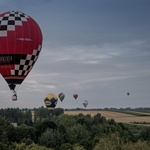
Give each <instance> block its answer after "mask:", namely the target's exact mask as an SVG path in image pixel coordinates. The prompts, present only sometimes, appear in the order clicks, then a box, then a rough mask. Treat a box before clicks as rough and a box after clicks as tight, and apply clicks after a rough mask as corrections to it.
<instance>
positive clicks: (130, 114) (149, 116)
mask: <svg viewBox="0 0 150 150" xmlns="http://www.w3.org/2000/svg"><path fill="white" fill-rule="evenodd" d="M64 113H65V114H68V115H78V114H79V113H82V114H84V115H87V114H90V115H91V116H94V115H96V114H97V113H100V114H101V115H102V116H104V117H105V118H106V119H114V120H115V121H116V122H122V123H147V124H150V113H149V112H147V113H144V112H137V111H111V110H69V111H65V112H64Z"/></svg>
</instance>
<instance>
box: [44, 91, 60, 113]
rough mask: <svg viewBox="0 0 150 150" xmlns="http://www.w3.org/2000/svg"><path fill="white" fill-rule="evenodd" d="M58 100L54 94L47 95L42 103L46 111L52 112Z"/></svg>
mask: <svg viewBox="0 0 150 150" xmlns="http://www.w3.org/2000/svg"><path fill="white" fill-rule="evenodd" d="M57 101H58V98H57V96H56V95H55V94H53V93H49V94H48V95H47V96H46V97H45V99H44V103H45V105H46V107H47V109H48V110H50V111H53V110H54V109H55V107H56V105H57Z"/></svg>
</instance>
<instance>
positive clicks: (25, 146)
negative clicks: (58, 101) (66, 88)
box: [0, 107, 150, 150]
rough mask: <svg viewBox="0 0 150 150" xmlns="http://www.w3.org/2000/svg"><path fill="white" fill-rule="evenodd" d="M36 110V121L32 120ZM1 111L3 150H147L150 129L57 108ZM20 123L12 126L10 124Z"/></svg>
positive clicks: (0, 130) (1, 147)
mask: <svg viewBox="0 0 150 150" xmlns="http://www.w3.org/2000/svg"><path fill="white" fill-rule="evenodd" d="M33 110H34V113H35V114H36V115H35V118H34V119H33V118H32V117H33V116H32V111H33ZM33 110H30V109H18V108H17V109H14V108H7V109H0V149H2V150H30V149H32V150H108V149H109V150H148V149H150V127H148V126H147V127H146V126H137V125H130V124H123V123H116V122H115V120H114V119H109V120H107V119H106V118H105V117H104V116H101V114H99V113H97V114H96V115H95V116H91V115H83V114H82V113H80V114H78V115H74V116H71V115H66V114H64V110H63V109H61V108H57V109H55V110H54V112H53V114H51V115H50V114H49V111H48V110H47V109H46V108H44V107H41V108H38V109H33ZM14 122H15V123H17V126H13V125H12V124H11V123H14Z"/></svg>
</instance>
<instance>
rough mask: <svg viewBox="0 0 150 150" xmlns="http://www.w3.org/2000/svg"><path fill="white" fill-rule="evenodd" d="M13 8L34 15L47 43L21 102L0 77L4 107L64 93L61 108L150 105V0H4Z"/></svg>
mask: <svg viewBox="0 0 150 150" xmlns="http://www.w3.org/2000/svg"><path fill="white" fill-rule="evenodd" d="M11 10H17V11H21V12H23V13H25V14H27V15H29V16H31V17H32V18H33V19H35V20H36V22H37V23H38V24H39V26H40V27H41V30H42V33H43V48H42V51H41V53H40V56H39V58H38V60H37V62H36V64H35V65H34V67H33V69H32V70H31V72H30V73H29V75H28V76H27V78H26V79H25V80H24V82H23V83H22V84H21V85H20V86H18V88H17V94H18V101H16V102H12V100H11V99H12V98H11V97H12V91H10V89H9V87H8V85H7V83H6V82H5V80H4V79H3V77H2V76H0V108H8V107H9V108H16V107H19V108H39V107H41V106H44V107H45V105H44V101H43V100H44V97H45V96H46V95H47V94H48V93H54V94H56V95H58V94H59V93H60V92H63V93H64V94H65V99H64V101H63V102H62V103H61V102H60V101H58V104H57V106H56V107H61V108H77V107H80V108H83V105H82V103H83V101H84V100H87V101H88V103H89V104H88V106H87V108H105V107H108V108H110V107H116V108H120V107H122V108H126V107H131V108H136V107H150V1H149V0H24V1H21V0H0V13H4V12H7V11H11ZM127 92H130V95H129V96H128V95H127ZM74 93H77V94H78V95H79V97H78V99H77V100H75V99H74V98H73V94H74Z"/></svg>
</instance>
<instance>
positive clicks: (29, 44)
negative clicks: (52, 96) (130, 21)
mask: <svg viewBox="0 0 150 150" xmlns="http://www.w3.org/2000/svg"><path fill="white" fill-rule="evenodd" d="M41 48H42V32H41V29H40V27H39V25H38V24H37V23H36V22H35V20H34V19H32V18H31V17H30V16H27V15H26V14H24V13H22V12H19V11H8V12H5V13H3V14H0V73H1V75H2V76H3V78H4V79H5V80H6V82H7V84H8V85H9V88H10V89H11V90H13V91H14V95H15V94H16V92H15V87H16V84H21V83H22V82H23V80H24V79H25V78H26V77H27V75H28V74H29V72H30V71H31V69H32V68H33V65H34V64H35V62H36V60H37V58H38V56H39V53H40V51H41ZM14 95H13V96H14ZM14 100H16V99H14Z"/></svg>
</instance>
